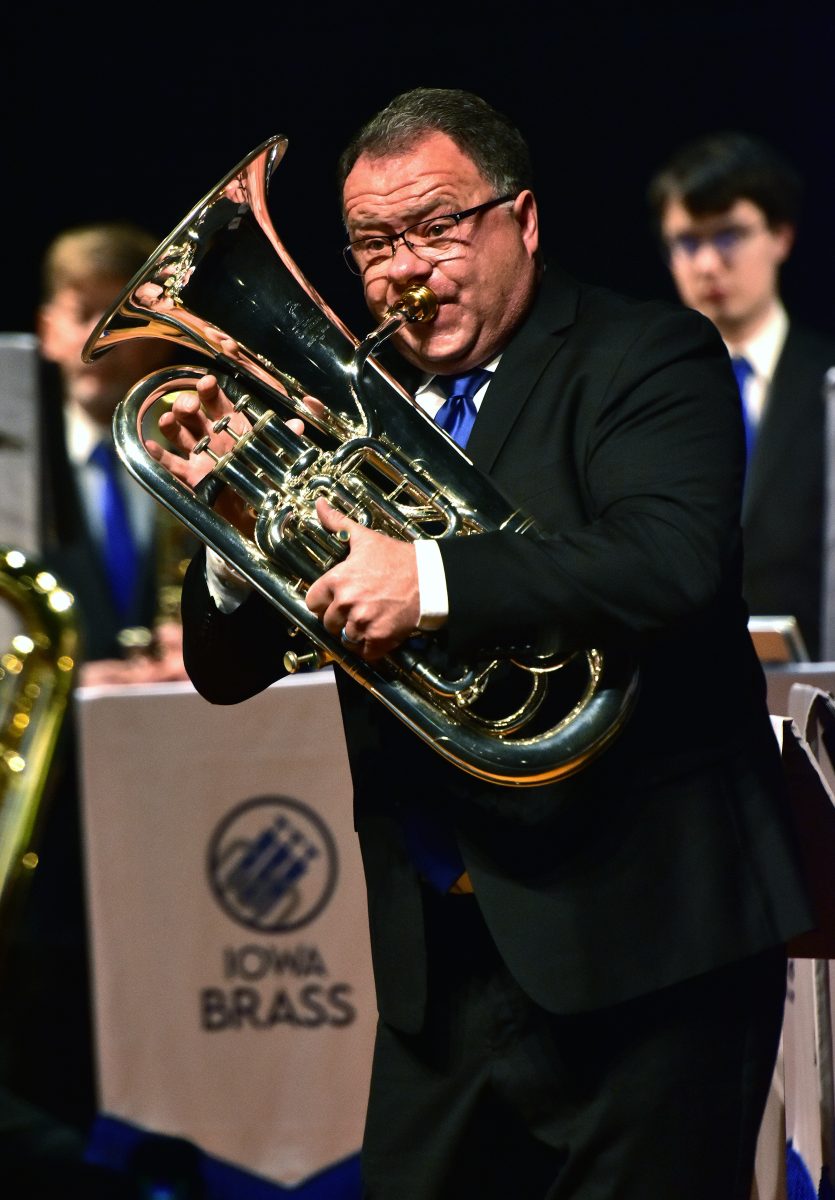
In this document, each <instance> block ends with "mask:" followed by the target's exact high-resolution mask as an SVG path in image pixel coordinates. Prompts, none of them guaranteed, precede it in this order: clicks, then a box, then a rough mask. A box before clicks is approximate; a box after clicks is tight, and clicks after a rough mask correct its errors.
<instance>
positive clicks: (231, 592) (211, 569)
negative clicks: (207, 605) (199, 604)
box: [206, 546, 252, 613]
mask: <svg viewBox="0 0 835 1200" xmlns="http://www.w3.org/2000/svg"><path fill="white" fill-rule="evenodd" d="M206 583H207V584H208V588H209V595H210V596H211V597H212V599H213V600H214V602H215V604H216V605H217V607H218V608H219V609H220V611H221V612H222V613H231V612H234V611H235V609H236V608H240V606H241V605H242V604H243V602H244V600H246V598H247V596H248V595H249V593H250V592H251V591H252V586H251V584H249V583H248V582H247V581H246V579H244V577H243V575H239V574H238V572H237V571H236V570H235V569H234V568H233V567H230V566H229V564H228V563H227V562H226V560H225V559H224V558H221V557H220V555H219V554H217V553H216V552H215V551H214V550H212V549H211V548H210V547H208V546H207V547H206Z"/></svg>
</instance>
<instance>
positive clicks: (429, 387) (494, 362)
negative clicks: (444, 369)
mask: <svg viewBox="0 0 835 1200" xmlns="http://www.w3.org/2000/svg"><path fill="white" fill-rule="evenodd" d="M501 357H502V356H501V354H496V355H494V356H493V358H491V359H490V360H489V361H488V362H486V363H482V367H483V369H484V370H485V371H489V372H490V374H491V375H492V374H493V372H494V371H495V369H496V367H497V366H498V365H499V360H500V359H501ZM442 378H443V376H438V375H424V377H423V379H422V380H421V382H420V384H419V385H418V387H417V390H416V391H415V397H416V398H418V397H420V396H424V395H427V396H428V395H432V396H436V397H438V399H441V400H444V399H446V393H445V392H443V391H442V389H441V387H440V386H439V384H438V383H436V382H435V381H436V380H437V379H442Z"/></svg>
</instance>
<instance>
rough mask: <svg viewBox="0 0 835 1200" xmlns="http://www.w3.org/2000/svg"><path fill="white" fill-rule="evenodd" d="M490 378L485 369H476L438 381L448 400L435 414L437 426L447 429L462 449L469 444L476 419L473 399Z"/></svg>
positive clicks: (442, 377) (440, 378) (441, 377)
mask: <svg viewBox="0 0 835 1200" xmlns="http://www.w3.org/2000/svg"><path fill="white" fill-rule="evenodd" d="M489 378H490V372H489V371H485V369H484V368H483V367H476V369H475V370H474V371H468V372H467V374H466V375H449V376H446V377H444V376H440V377H439V378H438V380H437V382H438V384H439V385H440V386H441V387H442V388H443V390H444V391H445V392H446V394H447V397H448V398H447V399H446V400H445V401H444V403H443V404H442V405H441V407H440V408H439V409H438V411H437V413H436V414H435V424H436V425H440V427H441V429H445V430H446V431H447V433H448V434H449V436H450V437H451V438H452V440H453V441H454V442H456V443H457V444H458V445H459V446H461V447H462V449H463V447H464V446H466V444H467V439H468V438H469V436H470V430H471V429H472V427H473V422H474V421H475V418H476V406H475V401H474V399H473V397H474V396H475V394H476V392H477V391H478V389H479V388H480V387H481V386H482V385H483V384H484V383H486V382H487V380H488V379H489Z"/></svg>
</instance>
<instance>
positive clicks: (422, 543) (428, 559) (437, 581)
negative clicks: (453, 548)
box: [414, 538, 449, 631]
mask: <svg viewBox="0 0 835 1200" xmlns="http://www.w3.org/2000/svg"><path fill="white" fill-rule="evenodd" d="M414 547H415V556H416V558H417V571H418V588H419V591H420V618H419V620H418V629H422V630H425V631H430V630H432V629H440V627H441V626H442V625H443V624H444V622H445V621H446V619H447V617H448V616H449V598H448V596H447V590H446V576H445V574H444V563H443V559H442V558H441V551H440V547H439V546H438V543H437V542H436V541H433V540H432V538H426V539H419V540H418V541H416V542H414Z"/></svg>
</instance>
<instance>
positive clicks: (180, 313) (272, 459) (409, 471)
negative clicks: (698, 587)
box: [84, 137, 637, 787]
mask: <svg viewBox="0 0 835 1200" xmlns="http://www.w3.org/2000/svg"><path fill="white" fill-rule="evenodd" d="M285 149H286V139H285V138H283V137H274V138H271V139H269V140H268V141H267V142H265V143H263V145H261V146H260V147H258V148H257V149H256V150H254V151H253V152H252V153H251V154H250V155H248V157H247V158H245V159H244V160H243V161H242V162H241V163H240V164H239V165H238V166H237V167H236V168H235V169H234V170H233V171H232V172H230V174H229V175H227V176H226V177H225V178H224V179H223V180H221V182H220V183H219V184H218V185H217V186H216V187H215V188H214V189H213V190H212V191H211V192H209V193H208V195H206V196H205V197H204V198H203V199H202V200H201V201H200V202H199V203H198V204H197V205H196V206H195V207H194V208H193V209H192V211H191V212H190V213H189V214H188V215H187V216H186V217H185V218H184V220H183V221H181V222H180V224H179V225H178V226H177V228H176V229H175V230H174V232H173V233H171V234H170V235H169V237H168V238H167V239H166V240H165V241H164V242H163V243H162V244H161V245H160V247H159V248H158V250H157V251H156V252H155V254H154V255H153V256H152V258H151V259H150V260H149V262H148V263H147V264H146V265H145V267H143V269H142V270H141V271H140V272H139V273H138V274H137V275H136V276H135V277H134V279H133V280H132V281H131V282H130V284H129V285H128V286H127V288H126V289H125V291H124V292H123V294H122V296H121V297H120V298H119V300H118V301H117V302H116V303H115V304H114V305H113V307H112V308H111V310H110V311H109V312H108V313H107V314H106V315H105V317H104V318H103V319H102V321H101V322H100V323H99V325H98V327H97V328H96V330H95V331H94V333H93V334H92V336H91V337H90V339H89V341H88V343H87V345H86V346H85V348H84V358H85V359H86V360H87V361H89V360H90V359H91V358H92V357H94V356H95V355H97V354H99V353H101V352H103V351H105V350H107V349H108V347H109V346H111V345H115V344H117V343H118V342H120V341H122V340H125V339H128V338H134V337H160V338H164V339H167V340H169V341H173V342H176V343H177V344H178V345H179V346H180V347H181V348H182V349H183V351H184V353H188V354H190V355H193V354H195V353H196V354H198V355H199V356H200V357H201V358H202V359H203V360H206V359H207V358H208V360H209V363H210V365H209V366H205V365H194V364H189V365H184V366H179V367H169V368H166V369H164V370H162V371H157V372H155V373H154V374H152V375H149V376H147V377H146V378H145V379H142V380H140V381H139V382H138V383H137V384H136V385H135V386H134V387H133V388H132V389H131V391H130V392H129V393H128V395H127V396H126V397H125V398H124V400H123V401H122V403H121V404H120V405H119V407H118V409H117V411H116V414H115V417H114V438H115V442H116V446H117V449H118V451H119V454H120V455H121V457H122V459H123V461H124V463H125V465H126V466H127V468H128V470H129V471H130V472H131V473H132V474H133V475H134V476H135V477H136V478H137V479H138V480H139V482H140V483H142V484H143V485H144V486H145V487H146V488H148V490H149V491H151V492H152V493H153V494H154V495H155V496H156V498H157V499H158V500H159V501H160V503H162V504H163V505H164V506H165V507H166V508H167V509H168V510H169V511H170V512H171V513H173V514H174V516H176V517H177V518H178V519H179V520H180V521H182V522H183V524H184V525H185V526H186V527H187V528H189V529H190V530H191V531H192V533H194V534H195V535H196V536H197V537H198V538H199V539H200V540H201V541H203V542H205V543H206V545H208V546H209V547H211V548H212V549H213V550H214V551H216V552H217V553H218V554H220V555H221V557H223V558H224V559H225V560H226V561H227V562H228V563H229V564H230V565H231V566H232V567H234V568H235V569H236V570H237V571H238V572H239V573H240V574H241V575H243V576H244V578H246V579H247V580H248V581H249V582H250V584H251V585H252V586H253V587H255V588H257V589H258V590H259V591H260V592H262V594H263V595H264V596H265V597H266V598H267V599H268V600H269V601H270V602H271V603H272V604H274V605H275V607H276V608H277V609H278V610H279V611H280V612H281V613H282V614H283V615H284V616H285V617H286V619H287V621H288V624H289V626H290V627H291V629H292V630H293V631H295V632H298V633H300V634H301V635H303V637H304V639H306V642H307V643H309V649H307V648H305V649H304V650H301V651H299V652H298V653H296V654H294V655H292V656H290V657H289V658H288V659H287V660H286V661H285V666H286V667H287V668H288V669H294V667H296V666H298V664H299V663H300V662H304V661H315V662H316V663H317V664H319V665H323V664H326V663H329V662H333V663H336V664H337V665H338V666H339V667H341V668H342V669H344V670H346V671H348V672H349V674H350V675H351V676H352V677H353V678H354V679H356V680H357V681H358V682H359V683H360V684H362V685H363V686H364V687H366V688H367V689H368V690H369V691H370V692H371V693H372V694H373V695H374V696H375V697H376V698H377V699H378V700H379V701H380V702H381V703H382V704H384V705H386V707H388V708H389V709H390V710H391V711H392V712H393V713H394V714H395V715H396V716H397V717H399V718H400V720H402V721H403V722H404V723H405V724H406V725H407V726H408V727H409V728H410V729H411V730H412V731H413V732H414V733H415V734H416V735H417V736H418V737H421V738H422V739H423V740H424V741H425V742H427V743H428V744H429V745H430V746H432V747H433V749H435V750H436V751H437V752H438V753H439V754H441V755H442V756H443V757H444V758H446V759H447V760H448V761H450V762H452V763H454V764H455V765H456V766H458V767H460V768H461V769H462V770H465V771H468V772H470V773H471V774H473V775H476V776H478V777H480V778H483V779H485V780H489V781H491V782H493V783H499V784H505V785H508V786H517V787H519V786H528V785H533V784H539V783H544V782H547V781H550V780H554V779H559V778H561V777H564V776H568V775H571V774H573V773H574V772H576V771H578V770H580V769H581V768H582V767H583V766H585V765H586V764H587V763H588V762H590V761H591V760H592V759H593V758H595V757H596V756H597V755H598V754H599V753H600V751H601V750H602V749H603V748H604V747H605V746H606V745H608V744H609V742H610V741H611V740H612V738H613V737H615V736H616V734H617V733H618V731H619V730H620V728H621V727H622V725H623V723H624V721H625V720H626V719H627V716H628V714H629V712H630V710H631V707H632V704H633V701H634V698H635V694H636V688H637V674H636V672H635V671H634V669H633V666H632V664H631V663H630V662H628V661H626V660H625V659H624V658H623V657H622V656H621V655H618V654H613V653H609V652H607V651H606V650H605V649H603V648H599V647H593V648H588V649H584V650H581V651H578V652H576V653H572V654H569V655H567V656H565V657H562V656H560V655H558V654H553V655H542V656H541V657H536V658H533V659H530V660H528V661H525V660H523V659H520V658H509V657H508V658H505V657H497V658H495V659H489V660H487V661H476V662H470V663H458V662H452V661H450V659H449V657H448V656H447V655H446V654H445V653H444V651H443V649H442V646H441V643H440V641H439V639H438V638H437V637H436V636H434V635H431V634H429V635H426V636H423V635H422V636H421V638H420V639H418V640H414V639H413V640H412V641H410V642H407V643H406V644H404V645H403V646H401V647H399V648H398V649H397V650H396V651H395V652H393V653H392V654H390V655H388V656H387V657H386V658H384V659H382V660H380V661H379V662H375V663H373V664H370V663H367V662H365V661H364V660H363V659H362V658H360V657H358V656H357V655H356V654H354V653H353V652H352V651H351V650H350V647H346V646H345V645H344V644H343V643H342V642H341V641H340V639H339V638H338V637H334V636H332V635H331V634H329V633H328V632H327V630H326V629H325V628H324V626H323V625H322V624H321V622H320V621H319V619H318V618H317V617H315V616H314V615H313V614H312V613H311V612H310V610H309V609H308V608H307V605H306V604H305V594H306V592H307V589H308V587H309V586H310V584H311V583H313V582H314V581H315V580H316V579H318V578H319V576H320V575H321V574H322V573H323V572H324V571H326V570H328V569H329V567H331V566H332V565H333V564H334V563H335V562H336V561H337V560H338V559H339V557H340V556H341V555H342V554H343V553H344V547H343V546H342V544H341V543H340V542H339V540H338V538H336V537H334V536H333V535H332V534H329V533H327V532H326V531H325V530H323V529H322V527H321V526H320V524H319V522H318V519H317V517H316V511H315V504H316V500H317V499H318V498H319V497H320V496H324V497H325V498H326V499H327V500H328V502H329V503H330V504H331V505H332V506H333V507H334V508H337V509H339V510H340V511H341V512H343V513H345V514H347V515H348V516H349V517H351V518H352V519H353V520H356V521H359V522H361V523H362V524H365V525H367V526H370V527H372V528H374V529H377V530H379V531H380V532H382V533H385V534H388V535H389V536H391V537H395V538H401V539H403V540H409V541H412V540H416V539H418V538H447V537H467V536H472V535H477V534H479V533H483V532H487V531H492V530H505V531H508V532H510V533H517V534H519V535H522V536H524V535H530V534H531V533H533V532H535V528H534V522H533V520H532V519H531V518H530V516H529V515H527V514H525V513H523V512H520V511H519V509H518V508H517V507H516V506H515V505H514V504H513V503H512V501H511V500H509V499H508V498H507V497H505V496H504V495H503V494H502V493H501V492H500V491H499V490H498V488H497V487H496V486H495V484H494V483H493V482H492V481H491V480H490V479H489V478H488V477H487V476H485V475H484V474H482V473H481V472H480V471H478V470H477V469H476V468H475V467H474V466H473V464H472V463H471V462H470V461H469V459H468V458H467V457H466V455H465V454H464V453H463V452H462V451H461V450H460V449H459V448H458V447H457V446H456V445H455V444H454V443H453V442H452V441H451V440H450V439H449V438H448V437H447V436H446V434H444V433H442V432H441V431H440V430H439V429H438V428H437V427H436V426H435V424H434V422H432V421H431V419H430V418H429V417H427V416H426V415H425V414H424V413H423V412H422V411H421V410H420V408H419V407H418V406H417V405H416V404H415V402H414V400H413V398H412V397H411V396H410V395H409V394H408V393H407V392H406V391H405V390H404V389H403V388H402V387H401V386H400V384H399V383H397V382H396V381H395V380H394V378H393V377H392V376H391V375H390V374H389V373H388V372H387V371H386V370H385V369H384V367H383V366H382V365H381V364H380V362H379V361H378V360H377V359H376V358H375V357H374V354H375V352H376V351H377V350H378V348H379V347H380V346H381V345H382V344H383V343H384V342H385V340H386V339H387V338H389V337H390V336H391V335H392V334H394V333H395V332H396V331H397V330H398V329H400V328H402V327H403V326H404V324H406V323H411V322H421V321H431V320H433V319H434V317H435V315H436V312H437V308H438V301H437V298H436V296H435V295H434V293H433V292H432V291H431V289H429V288H428V287H426V286H425V285H415V286H412V287H407V288H406V289H405V290H404V292H403V295H402V296H401V297H400V298H399V299H398V301H397V302H396V303H395V304H393V305H392V307H391V308H390V309H389V310H388V312H386V313H385V315H384V317H383V319H382V321H381V322H380V324H379V325H378V326H377V328H376V329H374V330H372V331H371V333H369V334H368V335H367V336H366V338H365V339H364V340H363V341H362V342H359V341H358V340H357V339H356V338H355V337H354V336H353V335H352V334H351V333H350V332H349V331H348V329H347V328H346V327H345V326H344V325H343V323H342V322H341V321H340V320H339V318H338V317H337V316H336V315H335V314H334V313H333V312H332V311H331V309H330V308H329V307H328V306H327V305H326V303H325V302H324V300H323V299H322V298H321V297H320V296H319V294H318V293H317V292H316V291H315V290H314V288H313V287H312V286H311V284H310V283H309V282H308V281H307V280H306V279H305V277H304V276H303V275H302V273H301V271H300V270H299V268H298V267H297V265H296V264H295V262H294V261H293V260H292V258H291V257H290V255H289V254H288V252H287V250H286V249H285V247H284V246H283V244H282V243H281V241H280V239H279V237H278V234H277V233H276V231H275V228H274V226H273V224H272V220H271V218H270V214H269V212H268V206H267V190H268V186H269V182H270V178H271V176H272V173H273V171H274V169H275V167H276V166H277V164H278V162H279V161H280V160H281V158H282V156H283V154H284V151H285ZM209 372H211V374H213V375H214V376H215V377H216V378H217V379H218V382H219V383H220V385H221V387H222V388H223V390H224V392H225V393H226V395H227V397H228V398H229V399H230V400H231V401H232V403H233V404H234V405H235V412H234V413H233V414H231V415H230V416H228V417H224V418H223V421H222V422H221V423H219V424H218V426H216V432H221V431H223V432H225V433H226V434H227V435H228V445H229V448H228V450H227V451H226V452H225V453H224V454H221V455H218V454H214V453H213V452H212V450H211V449H210V447H209V445H208V439H204V445H202V446H201V447H200V449H201V450H203V451H204V452H205V453H206V455H207V457H208V459H209V460H210V464H209V465H210V470H209V471H208V473H207V475H206V478H205V479H204V480H203V481H202V483H201V484H199V485H198V486H197V488H196V489H194V490H192V489H191V488H189V487H187V486H186V485H185V484H183V483H182V482H181V481H180V480H178V479H177V478H175V477H174V476H173V475H172V474H171V473H170V472H169V471H167V470H166V469H165V468H164V467H162V466H161V465H160V464H159V463H158V462H156V460H155V459H154V458H153V457H152V456H151V455H150V454H149V452H148V450H147V448H146V445H145V441H146V437H147V436H149V433H150V434H151V435H153V430H154V423H155V415H156V413H157V411H158V409H159V407H160V406H161V405H164V404H165V403H167V402H169V398H170V396H171V394H172V393H174V392H177V391H180V390H183V389H193V388H194V385H195V382H196V381H197V379H199V378H200V376H201V375H203V374H207V373H209ZM305 396H314V397H316V398H317V399H318V400H320V401H321V402H322V404H323V405H324V411H323V412H322V413H319V412H318V411H316V412H312V411H311V410H310V409H308V408H307V407H306V406H305V404H304V402H303V398H304V397H305ZM291 416H298V417H301V418H302V420H303V421H304V426H305V432H304V433H303V434H297V433H294V432H293V431H292V430H290V429H289V428H288V427H287V424H286V422H287V419H288V418H289V417H291ZM223 487H229V488H232V489H233V490H234V491H235V492H236V493H237V494H238V496H240V497H241V498H242V499H243V501H244V502H245V504H246V505H248V506H249V507H250V508H251V510H252V512H253V513H254V514H255V518H254V530H253V533H252V535H251V536H245V535H244V534H243V533H241V532H240V531H239V530H238V529H237V528H236V527H234V526H233V525H231V524H229V523H228V522H227V521H225V520H223V518H222V517H221V516H220V515H219V514H218V513H217V512H216V511H215V509H214V507H213V504H214V501H215V498H216V496H217V494H218V492H219V491H220V490H221V489H222V488H223Z"/></svg>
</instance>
